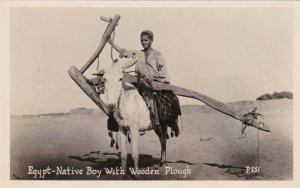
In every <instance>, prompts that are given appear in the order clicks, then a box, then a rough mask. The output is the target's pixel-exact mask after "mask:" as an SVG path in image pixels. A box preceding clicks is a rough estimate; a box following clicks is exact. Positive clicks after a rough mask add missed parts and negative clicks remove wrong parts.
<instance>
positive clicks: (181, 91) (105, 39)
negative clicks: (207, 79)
mask: <svg viewBox="0 0 300 188" xmlns="http://www.w3.org/2000/svg"><path fill="white" fill-rule="evenodd" d="M119 19H120V16H119V15H116V16H115V17H114V18H113V19H112V18H110V19H107V18H104V17H101V20H103V21H106V22H108V23H109V24H108V26H107V28H106V30H105V32H104V34H103V36H102V40H101V42H100V44H99V46H98V48H97V49H96V51H95V52H94V54H93V55H92V56H91V57H90V58H89V59H88V61H87V62H86V63H85V64H84V65H83V67H82V68H81V69H80V70H78V69H77V68H76V67H75V66H72V67H70V68H69V70H68V72H69V75H70V76H71V78H72V79H73V80H74V81H75V82H76V84H77V85H78V86H79V87H80V88H81V89H82V90H83V91H84V92H85V93H86V94H87V95H88V96H89V97H90V98H91V99H92V100H93V101H94V103H95V104H96V105H97V106H98V107H99V108H100V109H101V110H102V111H103V112H104V113H105V114H106V115H109V112H108V110H107V107H106V106H105V104H104V103H103V101H102V100H101V98H100V97H99V95H98V94H97V93H96V91H95V90H94V89H93V88H92V87H91V86H90V85H89V84H88V83H87V81H86V79H85V77H84V76H83V74H84V72H85V71H86V70H87V69H88V68H89V67H90V66H91V64H92V63H93V62H94V61H95V60H96V59H97V57H98V56H99V54H100V53H101V52H102V50H103V48H104V47H105V45H106V43H110V44H111V45H112V46H113V48H114V49H115V50H117V51H118V52H120V50H121V48H120V47H119V46H118V45H116V44H115V43H114V42H113V41H111V40H110V35H111V34H112V32H113V31H114V29H115V27H116V26H117V25H118V21H119ZM124 81H126V82H130V83H136V82H137V78H136V77H134V76H130V75H127V74H124ZM152 86H153V89H154V90H158V91H162V90H171V91H173V92H174V94H176V95H179V96H183V97H189V98H194V99H197V100H200V101H201V102H203V103H205V104H206V105H208V106H210V107H211V108H213V109H215V110H217V111H219V112H221V113H224V114H226V115H228V116H230V117H232V118H234V119H237V120H239V121H241V122H242V123H243V124H245V125H246V126H252V127H255V128H257V129H260V130H262V131H266V132H270V131H271V129H270V127H269V126H268V125H266V124H264V123H263V122H261V121H259V120H257V119H252V120H251V121H245V120H246V118H245V117H244V116H243V115H242V114H240V113H238V112H235V111H233V110H232V109H230V108H228V107H227V106H226V105H225V104H224V103H222V102H220V101H217V100H215V99H213V98H211V97H208V96H205V95H203V94H201V93H198V92H196V91H192V90H189V89H185V88H182V87H179V86H174V85H169V84H164V83H160V82H153V84H152Z"/></svg>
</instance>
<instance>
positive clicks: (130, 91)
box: [104, 61, 167, 171]
mask: <svg viewBox="0 0 300 188" xmlns="http://www.w3.org/2000/svg"><path fill="white" fill-rule="evenodd" d="M128 64H129V66H131V65H133V64H134V61H132V62H128ZM128 64H127V66H126V65H125V67H126V68H124V64H123V66H122V64H120V63H118V64H116V63H115V64H113V65H111V66H110V67H108V68H107V69H106V70H105V74H104V78H105V80H106V81H105V95H106V100H107V101H106V105H107V107H108V110H109V112H110V113H113V115H114V117H115V119H116V121H117V122H118V124H119V128H120V132H121V134H120V135H121V136H120V137H121V163H122V168H123V169H124V170H125V171H126V162H127V143H128V141H129V142H130V143H131V146H132V153H131V155H132V158H133V161H134V165H135V168H138V158H139V150H138V140H139V131H145V130H147V128H148V127H149V125H150V124H151V120H150V112H149V110H148V107H147V105H146V103H145V101H144V99H143V98H142V96H141V95H140V94H139V92H138V91H137V89H136V88H135V87H134V85H133V84H131V83H127V82H124V81H123V80H122V78H123V70H124V69H127V68H128V67H129V66H128ZM154 131H155V133H156V134H157V135H158V137H159V140H160V143H161V165H163V164H165V163H166V134H167V125H161V126H159V127H158V128H156V129H154Z"/></svg>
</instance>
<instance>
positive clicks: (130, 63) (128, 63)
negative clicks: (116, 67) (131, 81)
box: [121, 59, 138, 71]
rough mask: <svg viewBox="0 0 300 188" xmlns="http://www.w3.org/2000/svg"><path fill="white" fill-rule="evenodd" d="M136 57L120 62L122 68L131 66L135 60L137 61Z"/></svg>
mask: <svg viewBox="0 0 300 188" xmlns="http://www.w3.org/2000/svg"><path fill="white" fill-rule="evenodd" d="M137 60H138V59H132V60H130V61H127V62H124V63H122V64H121V65H122V70H123V71H124V70H126V69H128V68H130V67H131V66H133V65H134V64H135V63H136V62H137Z"/></svg>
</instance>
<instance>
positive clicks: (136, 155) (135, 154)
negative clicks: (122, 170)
mask: <svg viewBox="0 0 300 188" xmlns="http://www.w3.org/2000/svg"><path fill="white" fill-rule="evenodd" d="M131 137H132V140H131V144H132V159H133V162H134V167H135V168H136V169H138V167H139V146H138V139H139V130H138V129H137V128H132V129H131Z"/></svg>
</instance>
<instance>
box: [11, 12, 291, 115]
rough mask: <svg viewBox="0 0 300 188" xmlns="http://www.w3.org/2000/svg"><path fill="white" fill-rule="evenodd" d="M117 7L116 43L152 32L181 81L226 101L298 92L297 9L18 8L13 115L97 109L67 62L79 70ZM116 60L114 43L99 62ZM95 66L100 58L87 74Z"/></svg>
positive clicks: (135, 46)
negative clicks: (295, 61) (295, 65)
mask: <svg viewBox="0 0 300 188" xmlns="http://www.w3.org/2000/svg"><path fill="white" fill-rule="evenodd" d="M115 14H119V15H120V16H121V19H120V21H119V26H117V28H116V35H115V42H116V43H117V44H118V45H119V46H121V47H123V48H127V49H132V50H139V49H142V47H141V45H140V39H139V36H140V32H141V31H142V30H145V29H149V30H152V31H153V33H154V42H153V48H155V49H158V50H159V51H161V53H162V54H163V56H164V58H165V59H166V62H167V65H168V71H169V75H170V78H171V82H172V84H174V85H178V86H182V87H185V88H188V89H191V90H194V91H198V92H200V93H202V94H205V95H207V96H210V97H212V98H215V99H217V100H219V101H222V102H233V101H241V100H255V99H256V98H257V97H258V96H260V95H262V94H265V93H273V92H274V91H293V20H292V18H293V14H292V10H291V9H290V8H246V7H240V8H225V7H223V8H209V7H207V8H206V7H195V8H145V7H143V8H138V7H137V8H99V7H95V8H84V7H77V8H74V7H73V8H66V7H64V8H57V7H53V8H39V7H37V8H11V10H10V103H11V114H38V113H57V112H68V111H69V110H70V109H72V108H78V107H87V108H97V106H96V105H95V104H94V103H93V102H92V101H91V100H90V99H89V98H88V96H86V95H85V94H84V93H83V91H81V89H80V88H79V87H78V86H77V85H76V84H75V82H74V81H73V80H72V79H71V78H70V76H69V75H68V69H69V67H71V66H73V65H74V66H76V67H77V68H78V69H80V68H81V67H82V66H83V65H84V64H85V63H86V61H87V60H88V59H89V57H90V56H91V55H92V54H93V53H94V51H95V50H96V48H97V46H98V44H99V42H100V40H101V36H102V34H103V32H104V30H105V28H106V26H107V23H105V22H103V21H101V20H100V19H99V18H100V16H106V17H114V15H115ZM114 57H118V54H117V53H116V52H114ZM123 61H126V59H121V60H119V62H120V63H122V62H123ZM109 64H111V59H110V46H109V45H107V46H106V47H105V49H104V51H103V53H101V55H100V67H106V66H108V65H109ZM96 69H97V62H95V63H94V64H93V65H92V66H91V67H90V68H89V69H88V71H87V72H86V73H85V76H87V77H89V78H91V77H92V75H91V74H92V73H95V72H96ZM180 102H181V104H202V103H200V102H199V101H196V100H193V99H187V98H182V97H180Z"/></svg>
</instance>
